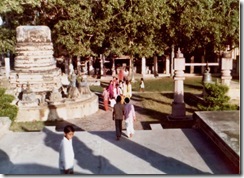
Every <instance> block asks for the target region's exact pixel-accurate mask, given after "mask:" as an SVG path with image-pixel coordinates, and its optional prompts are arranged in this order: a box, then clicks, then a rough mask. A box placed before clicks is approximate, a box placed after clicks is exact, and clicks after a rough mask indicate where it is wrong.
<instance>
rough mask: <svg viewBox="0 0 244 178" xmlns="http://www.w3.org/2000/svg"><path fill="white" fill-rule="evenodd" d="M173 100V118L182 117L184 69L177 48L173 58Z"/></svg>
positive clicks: (181, 56) (181, 57)
mask: <svg viewBox="0 0 244 178" xmlns="http://www.w3.org/2000/svg"><path fill="white" fill-rule="evenodd" d="M174 70H175V72H174V74H175V75H174V101H173V103H172V114H171V118H173V119H184V118H185V117H186V114H185V110H186V109H185V103H184V80H185V76H184V70H185V58H184V57H183V54H182V53H181V51H180V49H178V51H177V54H176V58H174Z"/></svg>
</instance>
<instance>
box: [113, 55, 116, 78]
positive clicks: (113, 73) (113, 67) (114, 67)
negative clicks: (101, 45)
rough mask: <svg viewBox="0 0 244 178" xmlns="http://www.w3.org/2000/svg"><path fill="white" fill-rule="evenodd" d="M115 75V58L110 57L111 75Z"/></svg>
mask: <svg viewBox="0 0 244 178" xmlns="http://www.w3.org/2000/svg"><path fill="white" fill-rule="evenodd" d="M115 75H116V71H115V59H114V58H113V59H112V76H115Z"/></svg>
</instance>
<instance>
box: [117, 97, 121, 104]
mask: <svg viewBox="0 0 244 178" xmlns="http://www.w3.org/2000/svg"><path fill="white" fill-rule="evenodd" d="M120 101H121V96H120V95H119V96H117V98H116V102H117V103H118V102H120Z"/></svg>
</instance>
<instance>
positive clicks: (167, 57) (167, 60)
mask: <svg viewBox="0 0 244 178" xmlns="http://www.w3.org/2000/svg"><path fill="white" fill-rule="evenodd" d="M169 65H170V61H169V56H166V64H165V67H166V74H169Z"/></svg>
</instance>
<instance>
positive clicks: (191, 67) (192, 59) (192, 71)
mask: <svg viewBox="0 0 244 178" xmlns="http://www.w3.org/2000/svg"><path fill="white" fill-rule="evenodd" d="M190 60H191V64H192V63H194V56H192V57H191V59H190ZM190 74H194V66H190Z"/></svg>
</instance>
